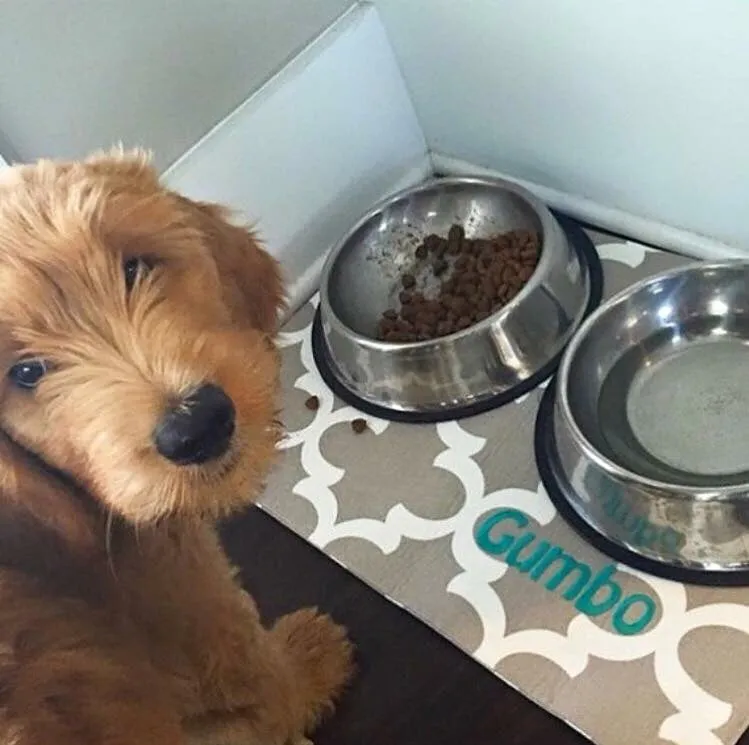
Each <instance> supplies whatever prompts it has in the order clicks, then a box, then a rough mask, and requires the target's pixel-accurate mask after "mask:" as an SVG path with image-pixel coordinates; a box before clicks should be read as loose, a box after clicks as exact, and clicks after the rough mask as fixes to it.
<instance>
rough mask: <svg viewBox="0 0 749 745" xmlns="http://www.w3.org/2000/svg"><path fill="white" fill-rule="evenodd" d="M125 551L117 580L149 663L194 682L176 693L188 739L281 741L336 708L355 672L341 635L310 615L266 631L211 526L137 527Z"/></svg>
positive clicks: (280, 743)
mask: <svg viewBox="0 0 749 745" xmlns="http://www.w3.org/2000/svg"><path fill="white" fill-rule="evenodd" d="M126 554H127V555H123V557H122V561H119V562H118V574H119V576H120V581H121V583H124V584H125V585H126V586H127V588H128V589H127V591H128V593H129V594H130V595H131V596H132V604H133V608H132V611H131V615H132V617H133V619H134V621H135V622H136V623H137V624H138V626H139V627H141V628H143V629H146V630H147V632H148V635H149V639H150V645H151V650H152V657H153V659H154V660H155V664H156V665H157V666H159V668H160V669H163V670H164V671H166V672H168V673H169V674H171V676H172V678H173V679H174V680H176V681H177V680H181V681H184V680H185V679H186V678H188V677H190V678H192V679H194V683H193V684H191V685H190V686H189V687H188V688H189V689H190V690H193V691H194V692H195V694H194V696H193V697H192V698H190V696H189V690H188V691H187V693H186V694H185V695H180V698H181V699H182V700H183V701H184V705H183V709H182V711H183V715H184V717H185V720H186V722H188V725H189V729H190V730H191V731H192V733H193V736H195V737H200V738H202V739H203V741H205V742H210V741H211V740H212V739H213V740H215V741H216V742H217V743H221V745H224V744H225V743H233V742H243V743H254V742H258V743H262V745H266V743H267V744H268V745H276V744H277V745H286V743H287V742H293V740H294V739H295V738H298V737H300V736H301V735H303V734H304V733H306V732H307V731H308V730H309V729H310V728H311V727H313V726H314V725H315V724H317V722H318V721H319V719H320V717H321V716H322V715H323V714H324V713H325V712H326V711H327V710H328V709H330V708H331V707H332V704H333V701H334V699H335V698H336V696H337V695H338V694H339V693H340V692H341V690H342V688H343V687H344V685H345V683H346V682H347V680H348V678H349V676H350V674H351V656H352V650H351V645H350V643H349V642H348V641H347V639H346V636H345V633H344V631H343V629H341V628H340V627H339V626H337V625H336V624H334V623H333V622H332V621H331V620H330V619H329V618H327V617H326V616H323V615H320V614H317V613H316V612H315V611H300V612H297V613H294V614H291V615H290V616H286V617H285V618H282V619H280V620H279V621H278V623H277V624H276V625H275V626H274V627H273V628H272V629H271V630H267V629H265V628H264V627H263V626H262V625H261V623H260V619H259V616H258V613H257V610H256V608H255V605H254V603H253V602H252V599H251V598H250V597H249V596H248V595H247V594H246V593H245V592H244V591H243V590H242V589H241V587H240V586H239V584H238V583H237V582H236V580H235V578H234V576H233V571H232V569H231V567H230V565H229V562H228V559H227V557H226V555H225V554H224V552H223V550H222V548H221V546H220V544H219V541H218V538H217V536H216V533H215V530H214V529H213V527H212V526H208V525H182V526H176V525H175V524H171V525H170V526H169V528H168V529H167V530H163V529H156V528H154V529H142V530H141V531H140V534H139V539H138V541H137V543H136V542H135V541H133V544H132V547H131V549H130V551H129V552H126ZM183 690H186V689H184V687H183ZM229 712H232V713H231V715H229ZM219 732H221V735H220V736H219Z"/></svg>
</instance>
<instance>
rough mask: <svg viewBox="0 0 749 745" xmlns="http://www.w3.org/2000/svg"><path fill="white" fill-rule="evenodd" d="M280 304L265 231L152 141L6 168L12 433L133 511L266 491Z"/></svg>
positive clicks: (1, 363)
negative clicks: (166, 160)
mask: <svg viewBox="0 0 749 745" xmlns="http://www.w3.org/2000/svg"><path fill="white" fill-rule="evenodd" d="M282 305H283V290H282V286H281V281H280V276H279V269H278V266H277V264H276V262H275V260H273V259H272V258H271V257H270V256H269V255H268V254H267V253H265V252H264V251H263V250H262V249H261V248H260V247H259V245H258V244H257V243H256V241H255V239H254V238H253V236H252V234H251V233H249V232H248V231H246V230H244V229H242V228H239V227H236V226H235V225H233V224H231V223H230V222H229V221H228V219H227V218H226V216H225V215H224V213H223V212H222V210H221V209H220V208H218V207H215V206H213V205H207V204H199V203H196V202H193V201H191V200H188V199H186V198H184V197H181V196H179V195H177V194H174V193H172V192H170V191H169V190H168V189H166V188H165V187H163V186H162V185H161V184H160V183H159V180H158V177H157V175H156V173H155V172H154V171H153V170H152V169H151V167H150V166H149V165H148V162H147V159H146V158H145V157H143V156H142V155H141V154H140V153H137V152H136V153H121V152H115V153H112V154H106V153H105V154H100V155H96V156H93V157H92V158H90V159H89V160H87V161H83V162H76V163H67V162H49V161H42V162H40V163H37V164H35V165H30V166H20V167H16V168H12V169H9V170H8V171H6V172H3V173H2V174H0V429H2V430H3V431H4V432H5V433H6V434H7V435H8V436H9V437H10V438H11V439H12V440H13V441H15V443H17V444H18V445H20V446H21V447H22V448H24V449H26V450H28V451H30V452H32V453H34V454H35V455H37V456H38V457H39V458H41V459H42V460H43V461H45V462H46V463H48V464H49V465H50V466H52V467H54V468H56V469H58V470H60V471H63V472H65V473H67V474H69V475H70V476H72V477H73V479H74V480H75V481H76V482H78V483H79V484H80V485H81V486H83V487H84V488H85V489H86V490H87V491H88V492H89V493H90V494H91V495H93V496H94V497H95V498H96V499H97V500H99V501H100V502H101V504H102V506H103V507H104V508H105V509H106V510H110V511H112V512H113V513H115V514H118V515H120V516H122V517H124V518H126V519H127V520H130V521H134V522H139V521H149V520H154V519H158V518H159V517H162V516H165V515H169V514H176V513H181V514H212V515H218V514H221V513H223V512H225V511H228V510H230V509H231V508H233V507H235V506H238V505H239V504H242V503H246V502H247V501H249V500H250V499H251V498H252V496H254V495H255V494H256V492H257V491H258V489H259V488H260V487H261V485H262V481H263V479H264V477H265V475H266V472H267V470H268V468H269V465H270V463H271V462H272V458H273V454H274V451H275V444H276V441H277V438H278V435H279V430H278V427H277V425H276V423H275V403H276V402H275V394H276V387H277V373H278V362H277V355H276V352H275V350H274V347H273V343H272V337H273V335H274V333H275V327H276V318H277V312H278V310H279V309H280V307H281V306H282Z"/></svg>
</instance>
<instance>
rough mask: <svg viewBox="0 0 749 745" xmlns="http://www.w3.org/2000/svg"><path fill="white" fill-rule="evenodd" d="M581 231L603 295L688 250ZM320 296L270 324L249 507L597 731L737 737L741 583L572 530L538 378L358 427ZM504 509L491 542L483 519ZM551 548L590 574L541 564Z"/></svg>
mask: <svg viewBox="0 0 749 745" xmlns="http://www.w3.org/2000/svg"><path fill="white" fill-rule="evenodd" d="M590 235H591V237H592V238H593V240H594V242H595V243H596V246H597V249H598V251H599V253H600V255H601V258H602V259H603V266H604V273H605V295H606V296H611V295H612V294H614V293H616V292H618V291H619V290H621V289H623V288H625V287H626V286H628V285H629V284H631V283H633V282H635V281H637V280H639V279H642V278H644V277H647V276H649V275H652V274H655V273H657V272H659V271H662V270H664V269H669V268H672V267H674V266H677V265H678V264H680V263H683V262H684V261H685V260H684V259H682V258H679V257H676V256H674V255H671V254H667V253H662V252H658V251H654V250H651V249H646V248H644V247H643V246H640V245H637V244H634V243H630V242H625V241H623V240H621V239H617V238H612V237H609V236H605V235H603V234H600V233H595V232H591V233H590ZM315 307H316V299H315V298H313V300H312V301H311V302H310V303H308V304H307V305H306V306H304V307H303V308H302V309H301V310H300V311H299V312H298V313H297V314H296V315H295V316H294V317H293V318H292V319H291V320H290V321H289V323H288V324H287V325H286V326H285V328H284V329H283V332H282V334H281V336H280V345H281V349H282V355H283V372H282V376H283V415H282V416H283V422H284V424H285V426H286V428H287V432H288V434H287V437H286V439H285V441H284V442H283V444H282V446H281V447H282V451H283V452H282V457H281V459H280V462H279V464H278V466H277V467H276V469H275V470H274V472H273V474H272V477H271V479H270V481H269V484H268V488H267V490H266V492H265V494H264V496H263V498H262V500H261V507H262V508H263V509H265V510H266V511H267V512H269V513H270V514H271V515H273V516H274V517H276V518H277V519H278V520H279V521H280V522H282V523H283V524H285V525H286V526H288V527H289V528H290V529H291V530H293V531H295V532H296V533H298V534H299V535H301V536H302V537H303V538H305V539H306V540H307V541H309V542H310V543H311V544H313V545H314V546H316V547H318V548H319V549H321V550H322V551H324V552H325V553H326V554H328V555H329V556H330V557H332V558H333V559H335V560H336V561H338V562H339V563H341V564H343V565H344V566H345V567H347V568H348V569H349V570H350V571H351V572H353V573H354V574H355V575H357V576H358V577H360V578H361V579H362V580H364V581H365V582H367V583H368V584H369V585H371V586H372V587H373V588H375V589H376V590H377V591H379V592H380V593H381V594H383V595H384V596H385V597H387V598H388V599H390V600H391V601H392V602H394V603H396V604H398V605H399V606H401V607H403V608H405V609H407V610H408V611H409V612H411V613H412V614H414V615H415V616H417V617H418V618H420V619H421V620H422V621H424V622H425V623H426V624H428V625H429V626H431V627H432V628H434V629H436V630H437V631H438V632H439V633H441V634H442V635H444V636H445V637H447V638H448V639H450V640H451V641H452V642H453V643H455V644H456V645H457V646H458V647H459V648H460V649H462V650H463V651H464V652H465V653H466V654H468V655H470V656H471V657H473V658H474V659H475V660H476V661H477V662H479V663H481V664H482V665H485V666H486V667H488V668H489V669H490V670H492V671H493V672H494V673H495V674H496V675H497V676H498V677H499V678H501V679H503V680H505V681H506V682H508V683H509V684H510V685H512V686H513V687H515V688H517V689H519V690H520V691H521V692H522V693H524V694H525V695H526V696H528V698H530V699H532V700H533V701H535V702H537V703H538V704H539V705H540V706H543V707H544V708H545V709H548V710H549V711H550V712H552V713H553V714H555V715H557V716H558V717H559V718H561V719H563V720H564V721H566V722H567V723H568V724H569V725H571V726H572V727H575V728H576V729H578V730H580V731H581V732H583V733H584V734H585V735H586V736H588V737H589V738H590V739H591V740H593V741H594V742H596V743H599V745H635V744H638V745H639V744H642V745H645V744H648V745H650V744H651V743H653V744H658V743H676V744H677V745H732V744H733V743H735V742H736V741H737V739H738V738H739V737H740V735H741V734H742V732H743V731H744V729H745V728H746V727H747V724H749V589H732V588H725V589H720V588H706V587H697V586H690V585H682V584H680V583H677V582H672V581H668V580H663V579H658V578H655V577H652V576H649V575H646V574H643V573H641V572H638V571H635V570H633V569H629V568H628V567H626V566H623V565H621V564H616V563H614V562H612V560H611V559H609V558H608V557H606V556H604V555H603V554H601V553H599V552H598V551H597V550H596V549H594V548H592V547H591V546H589V545H588V544H587V543H586V542H585V541H584V540H583V539H582V538H580V537H579V536H578V535H577V534H576V533H575V532H574V531H573V530H572V529H571V528H570V527H569V526H568V525H567V524H566V523H565V522H564V521H563V519H562V518H561V517H560V516H559V515H558V514H557V512H556V510H555V508H554V506H553V505H552V503H551V502H550V500H549V498H548V497H547V495H546V492H545V490H544V487H543V486H542V484H541V482H540V479H539V475H538V471H537V468H536V465H535V461H534V455H533V431H534V423H535V418H536V412H537V410H538V405H539V401H540V398H541V394H542V392H543V391H542V390H541V389H537V390H535V391H533V392H531V393H529V394H528V395H526V396H524V397H523V398H521V399H519V400H517V401H516V402H514V403H511V404H509V405H507V406H505V407H503V408H501V409H498V410H495V411H493V412H489V413H486V414H482V415H479V416H476V417H473V418H469V419H463V420H460V421H458V422H446V423H441V424H428V425H413V424H399V423H393V422H387V421H383V420H379V419H374V418H372V417H364V418H365V419H366V422H367V426H366V429H364V431H362V432H360V433H357V432H355V431H354V429H353V428H352V422H353V421H354V420H355V419H358V418H360V417H363V415H362V414H361V413H359V412H358V411H356V410H355V409H353V408H351V407H350V406H348V405H345V404H344V403H343V402H341V401H340V400H339V399H337V398H336V397H335V396H334V395H333V394H332V393H331V391H330V390H329V388H328V387H327V386H326V385H325V383H324V382H323V380H322V378H321V377H320V375H319V373H318V372H317V369H316V367H315V363H314V360H313V357H312V347H311V324H312V320H313V315H314V310H315ZM542 388H543V385H542ZM311 396H315V397H317V399H318V402H319V406H318V408H317V409H316V410H312V409H311V408H308V406H307V400H308V399H309V398H310V397H311ZM499 511H501V516H502V520H501V525H500V524H497V530H498V531H499V534H498V535H499V537H497V535H494V537H493V539H492V540H493V544H494V546H495V547H496V546H497V545H498V544H500V545H499V548H500V549H501V550H495V552H494V554H493V555H492V554H490V553H487V552H486V551H484V550H482V548H481V547H480V546H479V545H478V544H477V536H478V535H479V534H480V531H479V530H478V528H479V527H480V526H481V524H482V521H486V520H487V519H488V518H489V517H490V516H496V515H498V514H500V512H499ZM495 520H496V518H495ZM542 542H543V548H544V551H546V556H547V561H546V564H544V560H543V557H541V558H540V560H539V561H537V562H536V561H535V559H533V557H534V556H536V557H538V553H539V551H540V548H539V546H540V545H541V544H542ZM534 544H535V548H534ZM549 552H556V554H555V555H556V556H559V555H561V554H562V553H563V554H564V555H565V556H566V557H569V558H570V560H574V562H575V565H576V566H582V567H583V569H582V570H581V572H580V574H584V575H585V576H586V577H587V578H589V582H587V583H586V586H585V587H575V586H574V585H575V584H576V583H571V582H569V581H567V582H564V581H563V580H564V579H565V577H564V576H562V575H555V574H554V572H553V571H552V570H551V569H549V571H546V569H547V568H548V566H549V561H548V559H549V556H550V555H551V554H550V553H549ZM529 557H530V558H529ZM531 560H533V561H534V565H533V567H530V566H526V564H527V563H528V562H529V561H531ZM524 562H525V563H524ZM557 580H558V581H557ZM596 582H597V583H598V584H597V585H595V584H594V583H596ZM614 585H615V586H616V597H617V598H618V601H617V603H615V604H612V603H609V604H608V606H609V607H607V608H606V610H605V612H602V611H601V605H600V604H601V603H602V602H604V600H605V598H606V597H611V596H612V594H613V591H612V590H611V587H612V586H614ZM601 588H602V589H601ZM607 592H608V593H609V594H608V595H607Z"/></svg>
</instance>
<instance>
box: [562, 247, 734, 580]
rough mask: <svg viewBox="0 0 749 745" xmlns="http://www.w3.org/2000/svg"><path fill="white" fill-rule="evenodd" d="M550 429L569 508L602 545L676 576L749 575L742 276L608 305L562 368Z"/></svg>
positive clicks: (688, 273) (633, 295)
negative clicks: (683, 571) (676, 570)
mask: <svg viewBox="0 0 749 745" xmlns="http://www.w3.org/2000/svg"><path fill="white" fill-rule="evenodd" d="M553 416H554V419H553V422H554V430H553V431H554V439H555V442H556V453H557V456H558V464H559V468H560V471H561V474H559V475H561V476H562V477H564V479H566V481H567V483H568V484H569V485H570V487H571V488H570V489H568V491H567V499H568V500H569V502H570V506H571V507H572V509H573V510H574V512H575V513H576V514H577V516H578V517H580V518H581V519H582V520H583V521H584V522H585V523H586V524H587V525H588V526H590V527H591V528H593V529H594V530H595V531H596V532H597V533H598V534H600V535H601V536H603V537H604V538H605V539H607V540H608V541H610V542H612V543H613V544H615V545H619V546H621V547H623V548H625V549H627V550H629V551H630V552H634V554H636V555H639V556H641V557H644V558H645V559H648V560H653V561H656V562H660V563H662V564H667V565H671V566H674V567H681V568H687V569H694V570H699V571H706V572H724V573H725V572H732V571H733V572H737V571H741V570H745V569H747V568H749V531H748V526H749V262H743V261H730V262H724V263H712V264H696V265H690V266H687V267H686V268H680V269H677V270H675V271H670V272H667V273H664V274H660V275H658V276H655V277H652V278H650V279H647V280H644V281H642V282H639V283H638V284H635V285H633V286H632V287H630V288H629V289H628V290H626V291H625V292H623V293H621V294H619V295H617V296H616V297H615V298H613V299H612V300H610V301H609V302H607V303H605V304H604V305H602V306H601V307H600V308H599V309H598V310H597V311H596V312H594V313H593V314H592V315H591V316H590V317H589V318H588V319H587V320H586V321H585V322H584V323H583V325H582V326H581V328H580V329H579V331H578V333H577V334H576V335H575V337H574V338H573V340H572V341H571V342H570V344H569V346H568V347H567V349H566V351H565V353H564V355H563V358H562V362H561V364H560V367H559V373H558V376H557V384H556V399H555V405H554V415H553Z"/></svg>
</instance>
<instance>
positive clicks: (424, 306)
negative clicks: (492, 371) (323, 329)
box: [352, 225, 541, 431]
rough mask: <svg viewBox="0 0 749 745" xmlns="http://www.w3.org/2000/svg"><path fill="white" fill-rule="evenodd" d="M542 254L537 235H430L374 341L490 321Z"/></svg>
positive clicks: (423, 336) (432, 334)
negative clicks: (429, 285) (426, 282)
mask: <svg viewBox="0 0 749 745" xmlns="http://www.w3.org/2000/svg"><path fill="white" fill-rule="evenodd" d="M540 253H541V242H540V238H539V236H538V234H537V233H533V232H531V231H528V230H513V231H510V232H509V233H505V234H503V235H497V236H494V237H493V238H489V239H487V238H474V239H471V238H467V237H466V235H465V231H464V229H463V227H462V226H461V225H453V226H452V227H451V228H450V230H449V231H448V234H447V237H444V238H443V237H441V236H438V235H434V234H432V235H428V236H427V237H426V238H425V239H424V241H423V242H422V243H421V244H420V245H419V246H418V247H417V248H416V250H415V252H414V258H415V263H414V265H413V266H412V267H411V269H410V270H409V271H408V272H406V273H404V274H402V275H401V277H400V285H401V287H402V288H403V289H402V290H400V292H399V294H398V300H399V302H400V310H396V309H395V308H389V309H388V310H386V311H385V312H384V313H383V314H382V318H381V319H380V322H379V325H378V327H377V338H378V339H380V340H382V341H391V342H411V341H426V340H427V339H436V338H438V337H440V336H447V335H448V334H453V333H455V332H456V331H460V330H461V329H465V328H468V327H469V326H471V325H472V324H474V323H477V322H478V321H481V320H483V319H484V318H488V317H489V315H491V314H492V313H495V312H496V311H498V310H499V309H500V308H501V307H502V306H504V305H506V304H507V303H509V302H510V300H512V299H513V298H514V297H515V295H517V294H518V292H520V290H521V289H522V288H523V285H524V284H525V283H526V282H527V281H528V280H529V279H530V278H531V275H532V274H533V272H534V270H535V268H536V264H538V259H539V255H540ZM429 275H431V277H434V278H436V282H437V285H438V286H437V288H436V290H432V291H431V292H430V291H428V290H424V291H422V290H420V289H419V285H420V282H419V278H420V277H425V278H428V277H429ZM356 421H357V422H358V421H361V422H364V420H363V419H362V420H356ZM353 426H354V423H353V422H352V427H353ZM364 428H366V422H364ZM355 431H356V429H355ZM362 431H363V429H362Z"/></svg>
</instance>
